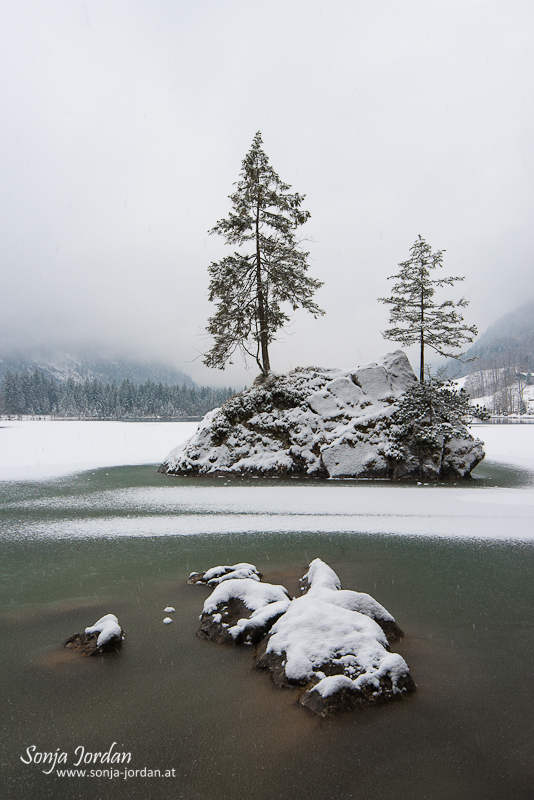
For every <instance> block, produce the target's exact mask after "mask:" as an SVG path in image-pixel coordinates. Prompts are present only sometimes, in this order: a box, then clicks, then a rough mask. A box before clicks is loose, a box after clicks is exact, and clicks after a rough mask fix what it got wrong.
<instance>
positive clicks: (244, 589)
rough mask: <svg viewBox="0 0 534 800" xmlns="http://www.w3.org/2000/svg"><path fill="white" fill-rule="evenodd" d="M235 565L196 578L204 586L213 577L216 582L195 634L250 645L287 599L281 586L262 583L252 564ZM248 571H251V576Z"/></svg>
mask: <svg viewBox="0 0 534 800" xmlns="http://www.w3.org/2000/svg"><path fill="white" fill-rule="evenodd" d="M235 566H236V567H240V569H235V568H232V567H214V568H212V569H210V570H208V571H207V572H206V573H203V574H204V575H205V576H206V575H215V576H216V577H215V578H212V579H211V580H208V581H206V580H204V581H196V583H200V582H204V583H207V584H208V585H213V580H216V581H217V585H216V586H215V589H214V590H213V592H212V593H211V594H210V596H209V597H208V598H207V600H206V602H205V603H204V608H203V611H202V614H201V617H200V629H199V631H198V635H199V636H201V637H202V638H204V639H211V640H212V641H214V642H218V643H219V644H222V643H230V644H241V643H242V642H245V643H247V644H252V643H255V642H258V641H260V639H261V638H262V637H263V636H265V634H266V633H267V631H268V630H269V628H270V627H271V625H272V624H273V623H274V622H275V621H276V620H277V619H278V618H279V617H280V616H281V615H282V614H283V613H284V612H285V611H286V609H287V608H288V606H289V603H290V600H289V597H288V594H287V590H286V589H285V588H284V587H283V586H274V585H272V584H270V583H262V582H261V581H260V576H259V573H258V571H257V569H256V567H254V566H253V565H252V564H246V565H244V564H239V565H235ZM245 567H246V568H248V569H246V568H245ZM224 569H231V570H232V572H230V573H227V574H226V573H224V572H221V571H222V570H224ZM248 572H250V573H252V574H251V576H249V575H248V574H247V573H248ZM219 575H220V577H217V576H219ZM232 576H233V577H232ZM189 582H191V580H190V581H189Z"/></svg>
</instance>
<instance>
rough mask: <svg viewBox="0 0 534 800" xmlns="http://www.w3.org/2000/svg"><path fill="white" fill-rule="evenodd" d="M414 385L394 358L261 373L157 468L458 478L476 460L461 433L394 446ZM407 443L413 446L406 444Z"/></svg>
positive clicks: (444, 430) (402, 359) (478, 446)
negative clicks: (348, 367) (346, 367)
mask: <svg viewBox="0 0 534 800" xmlns="http://www.w3.org/2000/svg"><path fill="white" fill-rule="evenodd" d="M414 384H417V378H416V376H415V375H414V373H413V370H412V368H411V366H410V363H409V361H408V359H407V357H406V355H405V354H404V353H403V352H402V351H401V350H397V351H396V352H395V353H390V354H388V355H386V356H384V358H382V359H381V360H380V361H377V362H376V363H373V364H367V365H365V366H362V367H359V368H358V369H356V370H353V371H348V372H347V371H342V370H334V369H320V368H316V367H308V368H298V369H296V370H294V371H293V372H290V373H289V374H287V375H273V374H271V375H269V376H267V377H266V378H264V379H262V380H258V381H257V382H255V383H254V385H253V386H252V388H251V389H248V390H246V391H244V392H242V393H240V394H238V395H236V396H235V397H233V398H231V399H230V400H228V401H227V402H226V403H225V404H224V405H223V406H222V408H219V409H215V410H214V411H211V412H210V413H209V414H207V415H206V417H205V418H204V420H203V421H202V422H201V423H200V425H199V428H198V430H197V431H196V433H195V434H194V436H193V437H192V438H191V439H190V440H189V441H188V442H186V443H185V444H184V445H181V446H180V447H178V448H176V449H175V450H173V451H172V452H171V453H170V454H169V455H168V456H167V458H166V459H165V462H164V463H163V464H162V465H161V467H160V468H159V471H160V472H163V473H167V474H172V475H228V474H229V475H251V476H258V475H264V476H281V477H285V476H288V477H290V476H300V477H318V478H392V479H400V478H415V477H417V478H425V479H427V478H430V479H433V478H442V477H466V476H467V475H469V473H470V471H471V470H472V469H473V468H474V467H475V466H476V464H478V463H479V461H480V460H481V459H482V458H483V457H484V451H483V449H482V443H481V442H478V441H475V440H474V439H473V437H472V436H471V435H470V433H469V431H468V430H467V428H466V427H465V426H463V425H461V424H460V425H458V424H456V425H454V426H451V425H447V424H446V423H445V422H443V424H439V425H438V426H437V427H436V422H438V423H440V420H437V421H436V420H433V425H432V426H431V427H432V430H433V431H434V430H437V431H438V433H437V435H436V436H435V437H434V439H431V438H429V437H427V439H426V440H425V442H424V443H423V445H421V444H420V442H421V437H419V438H418V437H417V436H416V437H413V436H412V437H411V439H410V438H409V437H408V438H407V439H406V440H403V441H402V442H400V441H399V437H398V432H399V430H400V428H401V427H402V426H401V425H400V424H399V420H398V419H397V417H398V410H399V401H400V399H401V398H402V397H403V396H404V395H405V394H406V392H407V391H408V390H410V388H411V387H413V386H414ZM412 441H417V442H418V444H417V445H416V446H415V445H412V444H411V442H412Z"/></svg>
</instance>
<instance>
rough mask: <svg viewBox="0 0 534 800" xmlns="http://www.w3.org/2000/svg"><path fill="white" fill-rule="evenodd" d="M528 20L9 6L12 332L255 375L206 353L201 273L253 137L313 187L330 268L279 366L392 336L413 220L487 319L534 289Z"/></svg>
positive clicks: (320, 253)
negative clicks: (386, 299) (394, 284)
mask: <svg viewBox="0 0 534 800" xmlns="http://www.w3.org/2000/svg"><path fill="white" fill-rule="evenodd" d="M533 22H534V7H533V6H532V4H531V3H528V2H526V0H525V1H522V0H521V1H515V2H514V0H510V1H509V2H507V3H506V4H504V3H502V2H493V1H492V0H480V1H478V0H459V1H458V2H455V1H454V0H448V2H432V0H430V1H429V0H421V1H419V0H405V2H403V3H398V2H395V0H383V1H381V0H377V2H375V3H368V2H361V1H360V0H351V1H350V2H349V1H348V0H347V1H346V2H345V0H343V1H338V2H336V0H333V2H331V3H330V4H328V6H327V5H326V4H324V3H322V2H316V1H315V0H284V2H281V0H270V2H269V3H262V4H260V3H258V4H252V3H250V2H247V0H225V2H224V3H223V2H220V0H203V2H202V3H190V2H188V3H186V2H180V1H179V0H169V1H168V2H167V1H166V0H150V2H148V1H147V0H142V1H137V2H136V0H113V2H111V1H108V0H94V1H93V2H91V3H89V2H86V3H81V2H76V1H75V0H47V2H46V3H42V2H41V0H19V2H17V3H16V4H15V3H12V4H8V3H5V4H4V6H3V15H2V28H1V31H0V37H1V47H0V65H1V66H0V68H1V70H2V73H3V74H2V81H1V89H0V91H1V103H0V113H1V115H2V124H1V127H0V137H1V140H2V146H1V148H0V158H1V160H2V176H3V181H2V191H1V195H0V196H1V204H2V205H1V214H0V225H1V235H0V246H1V251H2V261H1V263H2V291H1V293H0V349H1V350H2V351H3V352H9V351H10V350H13V349H16V348H17V349H18V348H21V347H24V346H36V345H39V344H42V343H45V344H47V345H57V346H59V347H64V348H72V347H76V346H80V345H91V346H98V347H100V348H104V349H106V350H107V351H109V352H110V353H114V354H121V353H123V354H128V355H130V356H133V357H136V358H139V359H157V360H159V361H166V362H168V363H170V364H172V365H173V366H175V367H177V368H179V369H182V370H184V371H185V372H188V373H189V374H190V375H192V377H193V378H194V379H195V380H196V381H197V382H198V383H202V384H209V385H221V384H224V385H228V384H232V385H234V386H235V385H243V384H244V383H249V382H250V380H251V378H253V377H254V375H255V374H256V373H257V371H258V370H257V368H255V367H254V366H253V365H252V366H251V367H250V368H249V370H248V371H247V370H246V369H245V368H244V366H243V365H242V364H241V362H240V360H239V358H237V357H236V358H235V359H234V362H235V364H234V365H231V366H230V367H229V368H228V369H227V370H226V371H224V372H220V371H218V370H208V369H206V368H205V367H204V366H203V365H202V362H201V358H200V354H201V353H202V352H203V351H205V350H206V349H207V348H208V347H209V344H210V342H209V340H207V339H206V338H205V336H203V328H204V326H205V324H206V321H207V318H208V316H209V315H210V314H211V313H213V311H214V306H213V304H210V303H209V302H208V298H207V287H208V273H207V267H208V265H209V264H210V262H212V261H216V260H219V259H220V258H222V257H223V256H224V255H226V254H228V253H229V252H231V251H230V249H229V248H228V247H227V246H226V245H225V244H224V241H223V240H222V239H221V238H220V237H217V236H209V235H208V233H207V232H208V230H209V229H210V228H212V227H213V225H214V224H215V223H216V221H217V220H218V219H221V218H222V217H224V216H226V215H227V213H228V211H229V209H230V203H229V200H228V195H229V194H230V193H231V191H232V188H233V187H232V184H233V183H234V182H235V181H237V179H238V177H239V171H240V168H241V161H242V159H243V158H244V156H245V154H246V152H247V150H248V149H249V147H250V145H251V142H252V138H253V136H254V134H255V132H256V131H257V130H261V132H262V135H263V141H264V149H265V152H266V153H267V154H268V156H269V158H270V161H271V164H272V166H273V167H274V169H275V170H276V171H277V172H278V174H279V175H280V177H281V178H282V179H283V180H284V181H286V182H287V183H289V184H291V185H292V187H293V189H294V190H295V191H298V192H300V193H302V194H306V201H305V203H304V206H305V208H307V209H308V210H309V211H310V212H311V219H310V220H309V222H308V223H307V225H306V227H305V235H306V236H307V238H308V239H309V241H308V242H307V243H306V249H307V250H309V251H310V274H311V275H312V276H313V277H315V278H318V279H320V280H322V281H324V287H323V288H322V289H321V290H320V291H319V292H318V293H317V296H316V300H317V302H318V303H319V305H321V306H322V307H323V308H324V309H325V311H326V314H325V316H324V317H323V318H321V319H319V320H314V319H313V318H311V317H310V316H309V315H307V314H306V313H304V312H296V314H295V315H294V318H293V323H292V325H291V326H290V328H289V329H288V330H287V331H286V332H283V333H281V335H280V341H279V342H278V343H277V344H275V345H273V348H272V356H271V363H272V366H273V369H274V370H275V371H284V370H286V369H288V368H290V367H294V366H297V365H299V364H303V365H308V364H318V365H327V366H339V367H346V368H349V367H352V366H356V365H357V364H360V363H363V362H365V361H369V360H372V359H375V358H378V357H380V356H381V355H383V354H384V353H385V352H387V351H389V350H392V349H396V348H397V346H398V345H397V344H395V343H393V342H388V341H385V340H384V339H383V338H382V336H381V331H383V330H384V329H385V327H386V326H387V324H388V309H387V307H386V306H385V305H383V304H380V303H378V302H377V298H378V297H380V296H384V295H387V293H388V291H389V288H390V286H391V282H388V280H387V279H388V276H390V275H393V274H394V273H395V272H397V265H398V263H399V262H400V261H404V260H406V259H407V258H408V256H409V248H410V246H411V245H412V244H413V243H414V241H415V239H416V238H417V236H418V235H419V234H421V235H422V236H423V237H424V238H425V239H426V240H427V241H428V242H429V244H431V246H432V247H433V249H442V250H445V251H446V252H445V257H444V268H443V276H446V275H460V276H465V281H464V282H463V283H461V284H457V285H456V286H455V287H454V288H452V289H451V288H449V289H447V294H446V296H447V297H449V296H450V297H452V298H454V299H459V298H460V297H461V296H462V295H465V296H466V297H467V299H468V300H469V301H470V305H469V307H468V308H467V309H466V310H465V314H464V316H465V320H466V322H467V324H469V325H472V324H476V325H478V327H479V330H480V331H483V330H484V329H485V328H486V327H487V326H489V325H490V324H491V323H492V322H493V321H494V320H495V319H496V318H497V317H499V316H501V315H502V314H503V313H505V312H507V311H509V310H511V309H512V308H514V306H516V305H518V304H520V303H522V302H524V301H525V300H526V299H528V298H529V297H531V296H534V271H533V270H532V266H531V265H532V259H531V238H532V233H531V231H532V202H533V180H532V178H533V176H532V165H533V150H534V136H533V130H532V128H533V121H534V111H533V109H534V104H533V102H532V100H533V98H532V93H533V89H532V74H534V64H533V61H534V56H533V49H532V46H531V40H532V33H533ZM444 299H445V295H444ZM410 355H412V354H411V353H410ZM413 363H415V360H413Z"/></svg>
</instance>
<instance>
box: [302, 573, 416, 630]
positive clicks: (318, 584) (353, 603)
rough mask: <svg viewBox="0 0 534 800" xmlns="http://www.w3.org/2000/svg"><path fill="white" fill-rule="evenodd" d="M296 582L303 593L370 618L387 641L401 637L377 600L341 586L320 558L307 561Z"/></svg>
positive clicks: (393, 621) (391, 618)
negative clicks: (300, 576)
mask: <svg viewBox="0 0 534 800" xmlns="http://www.w3.org/2000/svg"><path fill="white" fill-rule="evenodd" d="M300 583H301V589H302V591H303V592H310V591H312V594H313V596H314V597H319V596H321V598H322V599H324V600H326V602H328V603H332V604H333V605H337V606H340V607H342V608H347V609H348V610H349V611H358V612H359V613H361V614H366V615H367V616H368V617H371V619H373V620H374V621H375V622H376V623H377V624H378V625H379V626H380V627H381V628H382V630H383V632H384V633H385V635H386V638H387V641H388V642H389V643H391V642H395V641H397V640H398V639H401V638H402V637H403V636H404V633H403V632H402V630H401V629H400V628H399V626H398V625H397V623H396V621H395V618H394V617H393V616H392V615H391V614H390V613H389V611H387V610H386V609H385V608H384V606H381V605H380V603H377V601H376V600H375V599H374V598H373V597H371V595H370V594H365V593H364V592H353V591H351V590H350V589H342V588H341V583H340V580H339V578H338V576H337V575H336V573H335V572H334V570H333V569H332V568H331V567H329V566H328V564H325V563H324V561H321V559H320V558H316V559H315V560H314V561H312V562H311V564H310V566H309V569H308V572H307V573H306V575H304V577H303V578H301V581H300Z"/></svg>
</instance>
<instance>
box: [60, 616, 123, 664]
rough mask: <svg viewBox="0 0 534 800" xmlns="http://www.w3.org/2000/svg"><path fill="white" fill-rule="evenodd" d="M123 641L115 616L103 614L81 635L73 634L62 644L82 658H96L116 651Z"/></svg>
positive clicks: (121, 631)
mask: <svg viewBox="0 0 534 800" xmlns="http://www.w3.org/2000/svg"><path fill="white" fill-rule="evenodd" d="M123 640H124V631H123V630H122V628H121V626H120V625H119V620H118V619H117V617H116V616H115V614H105V615H104V616H103V617H101V618H100V619H99V620H97V622H95V624H94V625H92V626H90V627H88V628H86V629H85V631H84V632H83V633H75V634H73V635H72V636H69V638H68V639H67V640H66V641H65V642H64V643H63V644H64V646H65V647H69V648H71V649H73V650H78V651H79V652H80V654H81V655H83V656H96V655H100V654H101V653H107V652H109V651H111V650H118V649H119V648H120V647H121V646H122V642H123Z"/></svg>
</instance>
